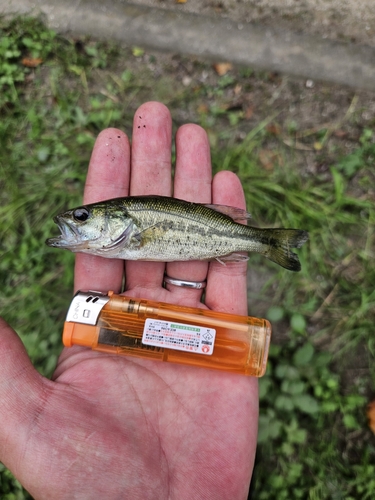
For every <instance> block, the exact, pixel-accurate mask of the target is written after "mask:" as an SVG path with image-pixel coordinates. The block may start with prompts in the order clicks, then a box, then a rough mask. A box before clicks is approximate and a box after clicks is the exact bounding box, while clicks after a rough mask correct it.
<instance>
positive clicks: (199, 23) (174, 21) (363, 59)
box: [0, 0, 375, 90]
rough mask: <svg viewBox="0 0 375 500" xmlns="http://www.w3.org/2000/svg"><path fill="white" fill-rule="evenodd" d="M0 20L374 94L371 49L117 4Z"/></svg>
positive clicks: (44, 7)
mask: <svg viewBox="0 0 375 500" xmlns="http://www.w3.org/2000/svg"><path fill="white" fill-rule="evenodd" d="M371 1H372V0H371ZM0 13H1V14H10V13H22V14H26V13H28V14H33V15H39V14H40V13H42V14H43V15H44V16H45V19H46V21H47V23H48V25H49V26H50V27H53V28H54V29H56V30H57V31H59V32H63V33H64V32H65V33H66V32H70V33H74V34H79V35H87V34H88V35H91V36H93V37H96V38H105V39H113V40H117V41H119V42H122V43H124V44H126V45H137V46H144V47H148V48H152V49H154V50H155V49H156V50H161V51H169V52H177V53H183V54H194V55H198V56H200V57H203V58H209V59H212V60H215V61H230V62H232V63H234V64H239V65H244V66H250V67H254V68H259V69H265V70H269V71H275V72H280V73H286V74H291V75H295V76H300V77H304V78H310V79H313V80H322V81H327V82H333V83H338V84H342V85H347V86H351V87H355V88H364V89H369V90H375V47H371V46H367V45H359V44H358V45H357V44H353V43H342V42H338V41H335V40H329V39H326V38H322V37H319V36H316V35H315V36H314V35H310V34H305V35H304V34H297V33H295V32H293V31H287V30H285V29H282V30H281V29H280V30H278V29H276V28H275V27H265V26H262V25H256V24H250V23H247V22H246V21H244V22H241V21H235V20H233V19H229V18H223V17H222V16H214V15H212V16H211V15H210V16H205V15H201V14H197V13H189V12H183V11H181V10H178V9H165V8H163V9H161V8H154V7H150V6H147V5H139V3H138V4H134V5H133V4H129V3H128V2H125V1H121V0H111V1H110V2H109V1H105V0H102V1H98V0H64V1H61V0H33V1H28V0H0Z"/></svg>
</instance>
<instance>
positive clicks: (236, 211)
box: [205, 204, 251, 222]
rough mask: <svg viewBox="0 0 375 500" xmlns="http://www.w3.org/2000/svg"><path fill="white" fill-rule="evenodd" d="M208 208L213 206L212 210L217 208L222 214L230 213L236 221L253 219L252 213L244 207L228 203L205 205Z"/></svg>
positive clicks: (229, 215)
mask: <svg viewBox="0 0 375 500" xmlns="http://www.w3.org/2000/svg"><path fill="white" fill-rule="evenodd" d="M205 207H207V208H211V210H215V211H216V212H220V213H221V214H224V215H228V217H230V218H231V219H233V220H234V221H236V222H237V221H243V220H248V219H251V214H249V212H246V210H243V209H242V208H237V207H230V206H228V205H215V204H213V205H205Z"/></svg>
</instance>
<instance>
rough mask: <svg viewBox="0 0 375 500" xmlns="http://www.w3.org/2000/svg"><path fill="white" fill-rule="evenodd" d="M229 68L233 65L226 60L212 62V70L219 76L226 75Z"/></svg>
mask: <svg viewBox="0 0 375 500" xmlns="http://www.w3.org/2000/svg"><path fill="white" fill-rule="evenodd" d="M231 69H233V66H232V64H231V63H228V62H221V63H216V64H214V70H215V71H216V73H217V74H218V75H219V76H223V75H226V74H227V73H228V71H230V70H231Z"/></svg>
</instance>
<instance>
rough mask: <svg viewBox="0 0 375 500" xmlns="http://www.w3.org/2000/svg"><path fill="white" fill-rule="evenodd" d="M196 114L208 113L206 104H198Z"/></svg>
mask: <svg viewBox="0 0 375 500" xmlns="http://www.w3.org/2000/svg"><path fill="white" fill-rule="evenodd" d="M197 111H198V113H208V106H207V104H200V105H199V106H198V109H197Z"/></svg>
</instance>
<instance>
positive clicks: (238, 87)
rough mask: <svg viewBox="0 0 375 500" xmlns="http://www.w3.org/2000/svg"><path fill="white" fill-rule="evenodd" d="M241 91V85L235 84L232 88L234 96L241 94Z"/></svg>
mask: <svg viewBox="0 0 375 500" xmlns="http://www.w3.org/2000/svg"><path fill="white" fill-rule="evenodd" d="M241 90H242V85H240V84H239V83H237V85H236V86H235V87H234V95H239V94H240V93H241Z"/></svg>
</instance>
